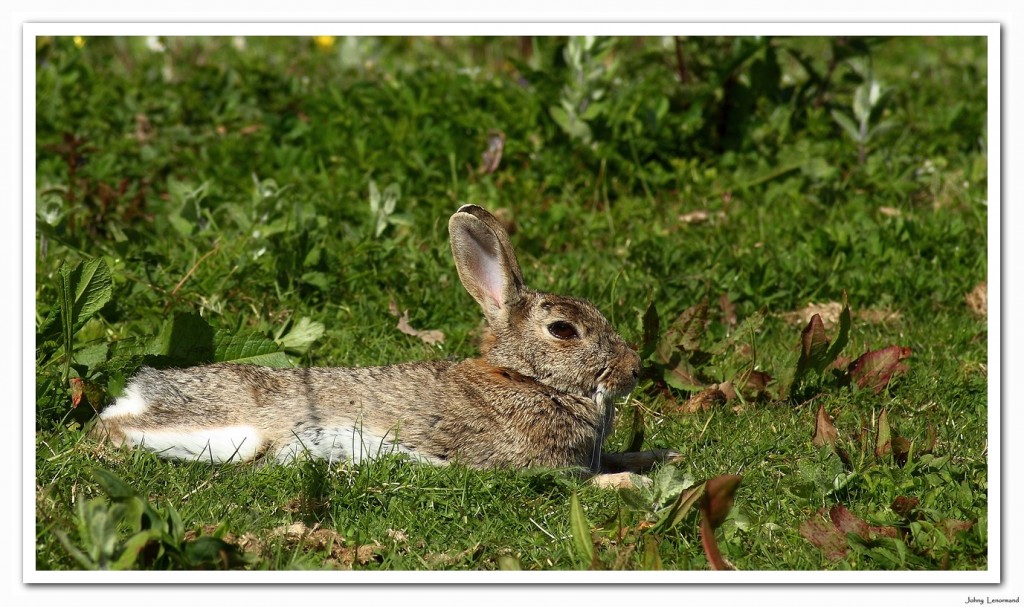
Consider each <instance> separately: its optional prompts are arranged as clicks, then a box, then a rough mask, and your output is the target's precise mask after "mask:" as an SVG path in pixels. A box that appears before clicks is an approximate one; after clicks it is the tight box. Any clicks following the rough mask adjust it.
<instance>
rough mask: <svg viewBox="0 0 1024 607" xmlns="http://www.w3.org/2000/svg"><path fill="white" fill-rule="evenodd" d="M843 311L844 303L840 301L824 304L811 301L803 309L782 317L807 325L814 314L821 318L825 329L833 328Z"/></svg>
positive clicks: (794, 323)
mask: <svg viewBox="0 0 1024 607" xmlns="http://www.w3.org/2000/svg"><path fill="white" fill-rule="evenodd" d="M842 312H843V304H841V303H839V302H838V301H830V302H828V303H824V304H816V303H809V304H807V307H805V308H803V309H801V310H793V311H792V312H786V313H784V314H783V315H782V318H783V319H785V321H786V322H788V323H789V324H792V325H806V324H808V323H810V322H811V319H812V318H814V315H815V314H817V315H818V316H819V317H820V318H821V323H822V325H823V326H824V328H825V329H831V328H832V327H834V326H836V324H837V323H838V322H839V315H840V314H841V313H842Z"/></svg>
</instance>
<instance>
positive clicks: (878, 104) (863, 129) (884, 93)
mask: <svg viewBox="0 0 1024 607" xmlns="http://www.w3.org/2000/svg"><path fill="white" fill-rule="evenodd" d="M850 66H851V67H852V68H853V70H854V71H855V72H856V73H857V74H858V75H859V76H860V78H861V83H860V85H859V86H857V88H856V89H855V90H854V92H853V103H852V106H851V109H852V110H853V118H850V116H849V115H848V114H845V113H843V112H841V111H839V110H837V109H834V110H832V118H833V120H835V121H836V123H837V124H838V125H839V126H840V127H842V129H843V131H844V132H845V133H846V135H847V136H848V137H849V138H850V139H852V140H853V142H854V143H856V144H857V159H858V162H859V163H860V164H864V161H865V160H866V159H867V154H868V146H869V145H870V144H871V143H872V142H873V141H875V140H877V139H878V137H879V136H881V135H882V134H883V133H885V132H887V131H889V130H891V129H892V128H893V127H894V126H896V125H895V124H894V123H893V122H892V121H890V120H882V115H883V113H884V112H885V109H886V104H887V103H888V101H889V97H890V96H891V93H892V89H889V88H886V87H884V86H883V85H882V83H881V82H880V81H879V80H877V79H876V78H875V75H874V71H873V70H872V69H871V62H870V61H869V60H867V59H864V58H856V59H851V60H850Z"/></svg>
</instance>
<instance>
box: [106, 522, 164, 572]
mask: <svg viewBox="0 0 1024 607" xmlns="http://www.w3.org/2000/svg"><path fill="white" fill-rule="evenodd" d="M154 539H156V537H154V533H153V532H152V530H151V529H147V530H146V531H140V532H138V533H136V534H135V535H133V536H131V537H130V538H128V540H127V541H125V543H124V546H123V547H122V548H121V554H120V555H118V557H117V559H116V560H114V562H113V563H111V565H110V568H111V569H113V570H114V571H124V570H126V569H134V567H135V562H136V561H137V560H138V559H139V553H140V552H142V549H143V548H145V547H146V544H148V543H149V542H150V541H151V540H154Z"/></svg>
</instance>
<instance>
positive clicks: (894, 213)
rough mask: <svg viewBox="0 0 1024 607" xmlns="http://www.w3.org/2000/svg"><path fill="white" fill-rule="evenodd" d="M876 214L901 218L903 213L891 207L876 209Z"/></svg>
mask: <svg viewBox="0 0 1024 607" xmlns="http://www.w3.org/2000/svg"><path fill="white" fill-rule="evenodd" d="M878 212H879V213H881V214H882V215H885V216H886V217H902V216H903V211H901V210H899V209H896V208H893V207H878Z"/></svg>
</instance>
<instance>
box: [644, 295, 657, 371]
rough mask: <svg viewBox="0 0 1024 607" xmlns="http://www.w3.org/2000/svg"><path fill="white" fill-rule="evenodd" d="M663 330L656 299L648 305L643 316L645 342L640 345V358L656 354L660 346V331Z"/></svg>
mask: <svg viewBox="0 0 1024 607" xmlns="http://www.w3.org/2000/svg"><path fill="white" fill-rule="evenodd" d="M660 330H661V321H660V320H659V318H658V309H657V308H656V307H654V301H653V300H651V303H649V304H648V305H647V310H646V311H645V312H644V316H643V342H642V343H641V346H640V358H641V359H647V358H649V357H650V356H651V354H654V349H655V348H656V347H657V346H658V333H659V332H660Z"/></svg>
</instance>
